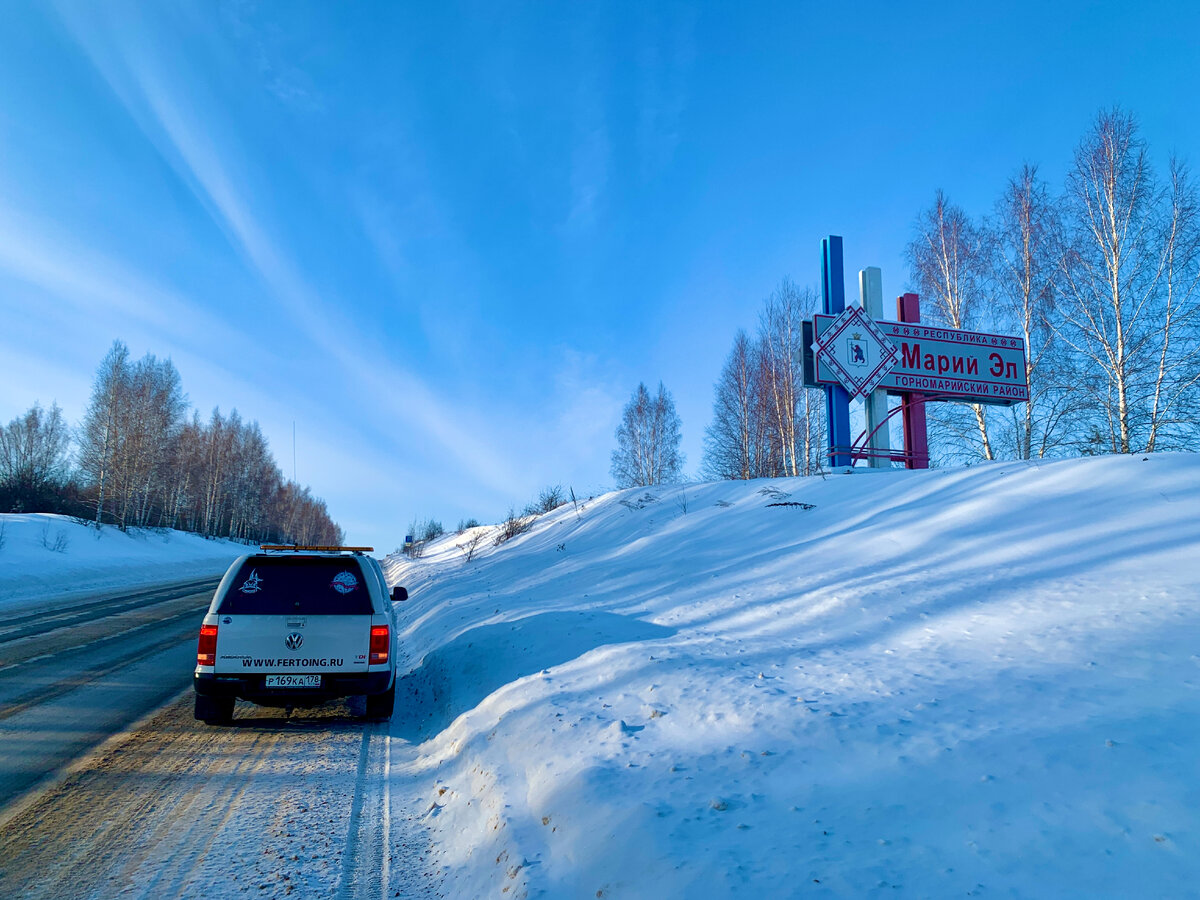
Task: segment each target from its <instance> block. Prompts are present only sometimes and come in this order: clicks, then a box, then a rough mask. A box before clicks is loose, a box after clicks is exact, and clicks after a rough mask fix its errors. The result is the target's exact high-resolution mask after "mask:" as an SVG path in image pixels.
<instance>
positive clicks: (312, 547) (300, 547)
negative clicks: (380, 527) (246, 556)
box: [258, 544, 375, 553]
mask: <svg viewBox="0 0 1200 900" xmlns="http://www.w3.org/2000/svg"><path fill="white" fill-rule="evenodd" d="M258 549H259V550H293V551H299V552H304V551H307V552H312V551H318V552H321V553H374V552H375V548H374V547H332V546H325V545H323V544H259V545H258Z"/></svg>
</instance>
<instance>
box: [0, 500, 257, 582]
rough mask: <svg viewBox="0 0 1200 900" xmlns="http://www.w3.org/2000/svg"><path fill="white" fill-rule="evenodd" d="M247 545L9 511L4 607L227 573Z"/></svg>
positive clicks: (1, 555) (0, 543)
mask: <svg viewBox="0 0 1200 900" xmlns="http://www.w3.org/2000/svg"><path fill="white" fill-rule="evenodd" d="M246 551H247V547H246V545H245V544H239V543H237V542H235V541H224V540H207V539H205V538H202V537H200V536H199V535H195V534H188V533H186V532H182V531H169V530H167V531H161V532H160V531H149V530H145V531H128V532H123V531H121V530H120V529H118V528H113V527H111V526H104V527H103V528H101V529H100V530H99V531H97V530H96V528H95V527H94V526H88V525H82V524H80V523H78V522H76V521H75V520H74V519H71V518H68V517H66V516H54V515H49V514H45V513H30V514H3V515H0V605H6V604H20V603H23V602H27V601H33V600H37V599H40V598H46V597H51V596H53V597H54V598H56V599H61V598H62V597H65V596H70V595H73V594H80V593H89V592H93V591H104V590H108V589H118V588H121V587H125V586H127V585H137V584H153V583H156V582H171V581H180V580H184V579H187V578H201V577H205V576H208V575H221V574H222V573H224V571H225V569H227V568H228V567H229V564H230V563H231V562H233V560H234V559H235V558H237V557H238V556H239V555H240V554H242V553H245V552H246Z"/></svg>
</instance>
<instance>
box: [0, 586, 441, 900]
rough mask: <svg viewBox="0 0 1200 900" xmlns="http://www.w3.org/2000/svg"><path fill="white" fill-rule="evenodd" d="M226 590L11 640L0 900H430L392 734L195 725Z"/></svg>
mask: <svg viewBox="0 0 1200 900" xmlns="http://www.w3.org/2000/svg"><path fill="white" fill-rule="evenodd" d="M215 584H216V582H215V580H207V581H203V582H191V583H187V584H181V585H175V586H172V587H169V588H160V589H156V590H153V591H142V592H140V593H136V594H131V593H126V594H124V595H123V596H108V597H93V598H89V599H87V600H75V601H72V602H71V603H70V604H69V605H66V606H59V607H55V608H54V609H52V610H49V611H46V610H43V611H41V612H38V613H34V612H25V613H23V612H21V611H17V610H14V611H13V614H12V615H11V616H9V618H8V620H7V621H6V622H5V624H4V625H3V626H0V897H29V898H39V897H47V898H49V897H55V898H60V897H80V898H82V897H93V898H107V897H114V896H118V895H119V896H121V897H144V898H151V897H153V898H158V897H202V896H203V897H228V896H240V895H242V893H243V892H246V894H247V895H249V896H254V897H287V896H293V895H294V896H297V897H328V898H335V900H363V898H381V897H384V896H386V897H394V896H404V897H423V896H432V894H431V892H430V891H429V889H428V887H427V885H428V880H427V879H425V878H424V877H423V876H424V873H423V871H422V859H423V858H427V856H428V840H427V837H426V836H425V833H424V831H423V830H422V829H421V828H420V827H419V826H417V825H415V824H414V823H415V822H416V821H417V820H416V817H415V816H414V815H413V814H412V813H411V811H410V810H408V809H407V806H406V798H405V797H402V796H398V792H397V788H396V785H397V784H398V783H399V782H397V781H395V780H394V779H390V778H389V776H390V775H392V774H393V773H392V772H391V768H392V763H393V756H396V757H398V758H399V757H403V758H405V759H406V758H407V757H409V756H411V754H412V748H411V745H409V744H408V743H407V742H406V741H402V740H398V739H397V740H394V739H393V737H392V735H391V733H390V726H389V725H388V724H386V723H382V724H374V723H364V722H363V721H362V720H361V719H359V718H358V717H357V716H355V715H354V713H355V712H360V710H352V709H350V708H348V707H347V706H346V705H344V704H342V705H330V706H327V707H322V708H320V709H317V710H312V711H301V712H298V713H293V714H292V715H291V716H290V717H289V716H287V715H286V714H285V712H284V711H283V710H274V709H262V708H258V707H253V706H250V705H249V704H239V709H238V712H237V718H236V719H235V724H234V725H233V727H231V728H212V727H209V726H206V725H203V724H201V723H198V722H196V721H195V720H194V719H193V717H192V695H191V692H190V690H188V686H189V683H190V678H191V671H192V667H193V664H194V662H195V652H196V639H195V634H196V629H197V627H198V623H199V621H200V618H201V616H202V614H203V609H204V607H205V606H207V603H208V601H209V599H210V598H211V596H212V589H213V587H214V586H215ZM164 703H165V704H166V706H164V705H163V704H164ZM155 710H158V711H157V712H154V711H155ZM139 719H141V721H140V722H138V720H139ZM135 722H138V724H137V725H135V726H134V730H132V731H124V729H127V728H129V726H130V725H132V724H133V723H135ZM64 769H65V771H66V775H65V777H60V778H59V779H58V781H57V782H55V783H53V784H51V785H50V786H49V787H48V788H45V789H43V790H41V791H40V792H38V791H37V790H36V787H37V785H38V783H39V782H41V781H44V780H45V779H47V778H48V777H50V776H51V775H53V774H55V773H61V772H62V771H63V770H64ZM14 798H17V799H15V800H14ZM393 806H394V807H395V809H396V811H397V812H396V813H395V814H394V813H393ZM394 815H395V820H396V824H394V822H393V818H394Z"/></svg>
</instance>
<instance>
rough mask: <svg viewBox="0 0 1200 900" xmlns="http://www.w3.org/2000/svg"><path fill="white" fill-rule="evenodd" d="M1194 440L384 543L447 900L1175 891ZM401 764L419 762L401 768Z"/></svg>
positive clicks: (1199, 533)
mask: <svg viewBox="0 0 1200 900" xmlns="http://www.w3.org/2000/svg"><path fill="white" fill-rule="evenodd" d="M1198 501H1200V459H1198V458H1197V457H1195V456H1193V455H1188V454H1158V455H1153V456H1150V457H1146V458H1143V457H1103V458H1095V459H1086V460H1068V461H1056V462H1044V461H1043V462H1027V463H996V464H988V465H981V466H976V467H972V468H968V469H953V470H933V471H926V472H904V471H894V472H888V473H882V474H880V473H873V474H872V475H871V477H862V476H861V475H859V474H858V473H853V474H842V475H833V476H828V477H825V478H819V477H818V478H807V479H777V480H772V481H769V482H766V481H758V482H724V483H717V484H705V485H687V486H661V487H655V488H651V489H649V490H647V489H644V488H643V489H638V490H631V491H624V492H617V493H613V494H609V495H606V496H603V497H600V498H597V499H596V500H594V501H590V502H588V503H586V504H583V505H580V506H579V507H573V506H571V505H567V506H565V507H560V508H559V509H558V510H556V511H554V512H553V513H550V514H548V515H546V516H544V517H542V518H540V519H539V520H538V521H537V523H536V524H535V525H534V527H533V528H532V529H531V530H530V531H529V532H528V533H526V534H523V535H521V536H519V537H516V538H514V539H512V540H511V541H509V542H507V543H504V544H502V545H500V546H494V545H493V544H492V542H491V541H490V540H484V541H482V542H480V545H479V549H477V550H476V552H475V555H474V558H473V559H472V560H471V561H469V562H468V561H466V552H465V550H464V548H463V546H462V545H463V543H464V537H463V536H457V537H456V536H448V537H446V538H444V539H442V540H440V541H439V542H437V543H435V544H434V545H432V546H431V547H430V548H429V549H428V550H427V552H426V554H425V556H424V557H423V558H421V559H418V560H407V559H404V558H389V560H388V561H387V566H388V571H389V577H390V579H391V580H393V581H394V582H395V583H402V584H404V585H406V586H407V587H408V588H409V590H410V591H411V593H412V600H411V601H409V603H408V604H406V605H404V606H402V607H401V610H402V621H403V625H402V629H401V635H400V640H401V646H402V650H403V651H404V652H406V653H407V654H408V655H409V665H408V674H407V676H406V677H405V678H404V679H403V681H402V682H401V686H400V690H399V691H398V698H399V699H398V703H397V715H396V718H395V720H394V721H393V723H392V735H393V736H394V737H397V738H399V739H401V740H402V741H407V742H408V743H409V745H410V747H411V752H410V753H408V754H407V755H405V754H397V760H396V761H394V762H393V772H394V773H395V776H394V777H403V778H404V779H405V784H406V787H407V789H408V790H412V789H413V787H412V786H413V785H415V786H416V789H417V790H418V791H419V792H421V794H422V795H423V796H422V798H421V800H420V807H421V808H422V809H423V810H425V823H426V824H427V826H428V827H429V828H430V830H431V832H432V835H433V839H434V840H433V844H434V847H435V848H436V851H435V859H434V863H435V864H436V865H437V866H438V867H439V868H440V870H441V872H442V874H443V876H444V879H445V882H444V883H445V887H446V889H447V891H448V896H506V897H507V896H512V897H545V898H556V897H568V896H570V897H583V896H587V897H647V898H650V897H655V898H685V897H686V898H697V897H714V898H715V897H731V896H732V897H736V896H755V897H792V896H797V895H799V894H802V893H808V892H809V891H810V890H811V891H813V892H818V891H823V892H826V893H830V894H832V895H835V896H876V895H880V894H886V895H887V896H897V895H901V896H906V895H907V896H947V895H952V894H957V895H960V896H961V895H964V894H966V895H973V894H982V893H996V892H1002V893H1007V894H1011V895H1014V896H1063V895H1067V894H1070V895H1076V896H1079V895H1088V896H1132V895H1179V894H1180V893H1181V892H1186V891H1187V890H1190V889H1191V886H1192V884H1193V881H1194V875H1195V864H1194V860H1195V859H1196V858H1200V857H1198V856H1197V852H1198V851H1200V847H1198V846H1197V843H1198V837H1200V831H1198V829H1197V824H1198V823H1197V817H1198V815H1200V813H1197V810H1198V809H1200V803H1197V802H1196V801H1197V797H1196V786H1195V771H1196V770H1195V759H1196V758H1198V756H1200V752H1198V751H1200V716H1198V715H1197V713H1200V702H1198V699H1197V690H1196V689H1197V683H1198V676H1200V669H1198V667H1200V656H1197V649H1196V648H1197V647H1198V646H1200V609H1198V608H1197V603H1196V597H1197V596H1198V595H1200V591H1198V588H1200V512H1198V510H1200V503H1198ZM401 757H403V758H401Z"/></svg>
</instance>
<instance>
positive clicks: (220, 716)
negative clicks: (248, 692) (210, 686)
mask: <svg viewBox="0 0 1200 900" xmlns="http://www.w3.org/2000/svg"><path fill="white" fill-rule="evenodd" d="M233 703H234V700H233V698H232V697H209V696H207V695H205V694H197V695H196V718H197V719H199V720H200V721H201V722H203V723H204V724H205V725H228V724H229V723H230V722H232V721H233Z"/></svg>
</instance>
